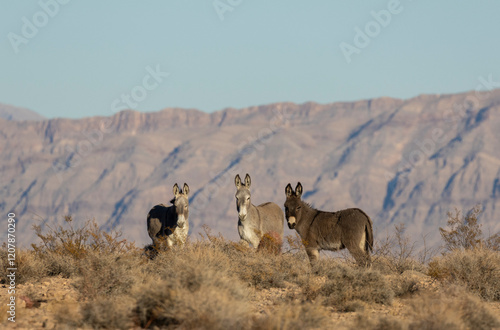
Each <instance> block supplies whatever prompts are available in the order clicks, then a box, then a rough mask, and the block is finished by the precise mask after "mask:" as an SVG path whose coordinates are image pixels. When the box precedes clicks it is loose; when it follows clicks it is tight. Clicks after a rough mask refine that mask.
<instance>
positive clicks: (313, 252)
mask: <svg viewBox="0 0 500 330" xmlns="http://www.w3.org/2000/svg"><path fill="white" fill-rule="evenodd" d="M306 253H307V256H308V257H309V262H310V263H311V265H314V264H315V263H316V261H318V260H319V250H318V249H316V248H306Z"/></svg>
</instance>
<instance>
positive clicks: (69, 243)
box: [32, 216, 135, 259]
mask: <svg viewBox="0 0 500 330" xmlns="http://www.w3.org/2000/svg"><path fill="white" fill-rule="evenodd" d="M33 228H34V230H35V233H36V235H37V236H38V238H40V240H41V243H39V244H32V247H33V250H34V251H35V252H37V253H38V254H39V255H44V254H47V253H55V254H59V255H69V256H71V257H73V258H75V259H81V258H83V257H84V256H85V255H86V253H87V252H89V251H99V252H110V253H126V252H128V251H131V250H134V249H135V246H134V243H131V242H128V241H127V240H125V239H120V237H121V235H122V233H121V232H119V231H114V230H112V231H111V232H110V233H107V232H106V231H104V230H102V229H101V228H99V225H98V224H97V222H96V221H95V219H91V220H88V221H86V222H85V224H84V225H83V226H82V227H80V228H78V227H75V226H74V225H73V218H72V217H71V216H65V217H64V223H63V225H58V226H56V227H55V228H52V227H51V226H49V225H47V232H45V233H44V232H43V230H42V228H41V226H39V225H35V226H33Z"/></svg>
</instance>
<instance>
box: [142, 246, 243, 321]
mask: <svg viewBox="0 0 500 330" xmlns="http://www.w3.org/2000/svg"><path fill="white" fill-rule="evenodd" d="M177 252H179V253H180V255H176V256H171V254H173V253H163V254H159V255H158V257H157V258H156V259H155V261H154V262H155V263H159V265H157V267H158V268H161V267H162V265H166V264H168V269H161V270H160V271H159V272H157V271H154V270H153V269H149V270H148V274H149V275H147V276H146V280H145V281H144V283H142V284H140V285H138V286H136V288H135V290H134V297H135V298H136V301H137V304H136V307H135V309H134V318H135V319H137V320H138V325H139V326H141V327H146V328H148V327H153V326H158V327H169V326H180V327H182V328H186V329H192V328H207V329H235V328H239V329H241V328H245V327H248V326H247V324H248V321H249V315H250V314H249V307H248V303H247V300H248V294H249V293H248V291H247V289H246V288H245V285H244V284H243V283H241V282H240V281H239V280H238V278H237V277H236V276H234V275H233V274H232V273H231V272H230V268H229V267H220V265H221V264H225V266H228V263H227V262H228V261H227V259H226V260H225V261H224V257H223V256H220V255H217V254H218V253H217V252H215V253H214V252H213V251H210V250H208V249H206V250H205V252H206V254H207V255H208V256H206V258H199V259H198V257H200V254H198V253H199V252H200V251H197V249H196V247H191V248H190V247H188V248H187V249H183V250H180V251H177ZM169 254H170V255H169ZM211 261H216V262H214V263H212V262H211Z"/></svg>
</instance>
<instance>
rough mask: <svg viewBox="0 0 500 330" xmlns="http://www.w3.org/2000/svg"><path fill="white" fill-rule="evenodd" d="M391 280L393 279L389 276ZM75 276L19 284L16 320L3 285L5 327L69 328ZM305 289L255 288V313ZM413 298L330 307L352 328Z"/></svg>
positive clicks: (75, 304) (434, 286)
mask: <svg viewBox="0 0 500 330" xmlns="http://www.w3.org/2000/svg"><path fill="white" fill-rule="evenodd" d="M406 273H407V274H404V275H405V276H408V277H413V278H418V284H417V286H416V288H415V290H417V291H419V292H424V291H433V292H439V290H440V289H441V286H440V284H439V283H438V282H437V281H435V280H432V279H431V278H430V277H428V276H426V275H423V274H421V273H417V272H411V271H409V272H406ZM388 280H389V281H390V280H391V279H390V278H388ZM314 281H315V282H316V284H317V285H318V287H319V286H320V285H321V284H322V282H324V278H321V277H318V278H316V279H314ZM73 283H74V279H66V278H62V277H60V276H58V277H47V278H45V279H43V280H41V281H38V282H37V283H26V284H20V285H18V286H17V289H16V293H17V296H16V297H17V298H16V302H17V306H16V322H15V323H11V322H9V321H8V320H7V317H8V314H7V305H6V303H7V302H8V299H9V295H8V290H7V286H6V285H2V290H1V291H0V302H1V307H0V315H1V319H0V322H1V323H0V324H1V327H2V328H9V329H66V328H67V326H62V325H60V324H59V323H58V315H60V313H66V314H67V315H66V316H71V315H75V317H76V315H78V313H79V306H80V304H81V301H80V300H79V296H78V292H77V290H76V289H75V288H74V286H73ZM300 290H301V288H299V287H298V286H297V285H295V284H291V283H287V284H286V286H285V287H284V288H270V289H263V290H254V291H253V294H252V296H251V297H250V299H251V302H252V304H253V306H254V308H255V315H256V317H259V316H261V315H266V314H268V313H273V312H274V310H275V309H276V308H277V307H278V306H280V305H281V304H283V303H284V302H285V301H290V300H293V297H294V296H295V295H297V296H298V293H299V292H300ZM412 299H413V298H412V297H407V298H404V297H403V298H396V299H394V301H393V303H392V305H391V306H387V305H380V304H363V306H362V307H360V308H361V311H360V310H358V311H356V312H337V311H335V310H334V309H333V308H329V311H330V316H331V323H332V326H334V327H335V329H352V328H353V323H354V321H355V320H356V318H357V317H358V315H360V313H362V315H363V317H368V318H374V319H375V318H379V317H381V316H389V317H391V318H394V319H397V320H401V321H404V320H405V318H406V315H407V313H408V309H409V308H410V306H409V305H410V304H409V303H410V302H411V300H412ZM485 304H486V305H487V308H489V309H490V310H491V312H492V313H493V314H494V315H496V316H497V317H498V318H499V319H500V302H487V303H485Z"/></svg>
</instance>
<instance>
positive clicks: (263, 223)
mask: <svg viewBox="0 0 500 330" xmlns="http://www.w3.org/2000/svg"><path fill="white" fill-rule="evenodd" d="M234 184H235V185H236V189H237V190H236V195H235V197H236V209H237V211H238V233H239V234H240V238H241V240H240V242H246V243H250V244H252V246H253V247H254V248H257V247H258V246H259V243H260V241H261V239H262V237H263V236H264V235H265V234H270V235H271V237H276V236H278V237H279V239H280V242H279V244H280V245H281V243H282V242H283V226H284V218H285V217H284V214H283V211H282V210H281V208H280V207H279V206H278V205H276V204H275V203H271V202H267V203H263V204H260V205H258V206H255V205H253V204H252V202H251V200H250V197H251V196H250V185H251V179H250V175H248V174H247V175H246V176H245V183H242V182H241V178H240V175H239V174H238V175H236V177H235V178H234ZM246 243H245V244H246Z"/></svg>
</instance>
